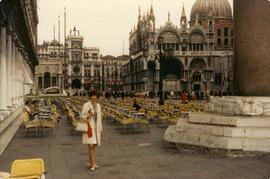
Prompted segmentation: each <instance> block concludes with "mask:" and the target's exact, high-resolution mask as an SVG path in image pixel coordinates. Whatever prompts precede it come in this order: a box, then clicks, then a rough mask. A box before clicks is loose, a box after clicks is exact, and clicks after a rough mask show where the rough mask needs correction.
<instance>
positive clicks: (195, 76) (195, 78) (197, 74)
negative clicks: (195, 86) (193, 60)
mask: <svg viewBox="0 0 270 179" xmlns="http://www.w3.org/2000/svg"><path fill="white" fill-rule="evenodd" d="M192 79H193V81H201V73H200V72H198V71H196V72H194V73H193V76H192Z"/></svg>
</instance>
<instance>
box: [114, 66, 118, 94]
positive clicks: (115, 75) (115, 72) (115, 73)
mask: <svg viewBox="0 0 270 179" xmlns="http://www.w3.org/2000/svg"><path fill="white" fill-rule="evenodd" d="M117 75H118V73H117V63H115V66H114V94H115V95H116V78H117Z"/></svg>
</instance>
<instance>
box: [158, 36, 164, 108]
mask: <svg viewBox="0 0 270 179" xmlns="http://www.w3.org/2000/svg"><path fill="white" fill-rule="evenodd" d="M162 43H163V37H162V36H159V37H158V45H159V89H158V91H159V102H158V103H159V105H163V104H164V97H163V68H162V65H163V56H162V51H161V50H162Z"/></svg>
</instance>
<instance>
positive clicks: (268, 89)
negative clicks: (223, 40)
mask: <svg viewBox="0 0 270 179" xmlns="http://www.w3.org/2000/svg"><path fill="white" fill-rule="evenodd" d="M234 22H235V27H234V29H235V30H234V31H235V40H234V41H235V66H234V68H235V70H234V71H235V81H234V90H235V93H236V94H237V95H242V96H270V83H269V79H270V56H269V52H270V2H269V1H268V0H234Z"/></svg>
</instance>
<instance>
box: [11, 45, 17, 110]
mask: <svg viewBox="0 0 270 179" xmlns="http://www.w3.org/2000/svg"><path fill="white" fill-rule="evenodd" d="M15 58H16V45H15V42H14V41H13V42H12V59H11V82H12V83H11V84H12V88H11V93H12V106H14V105H15V97H16V91H15V89H16V88H15V87H16V82H15Z"/></svg>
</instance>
